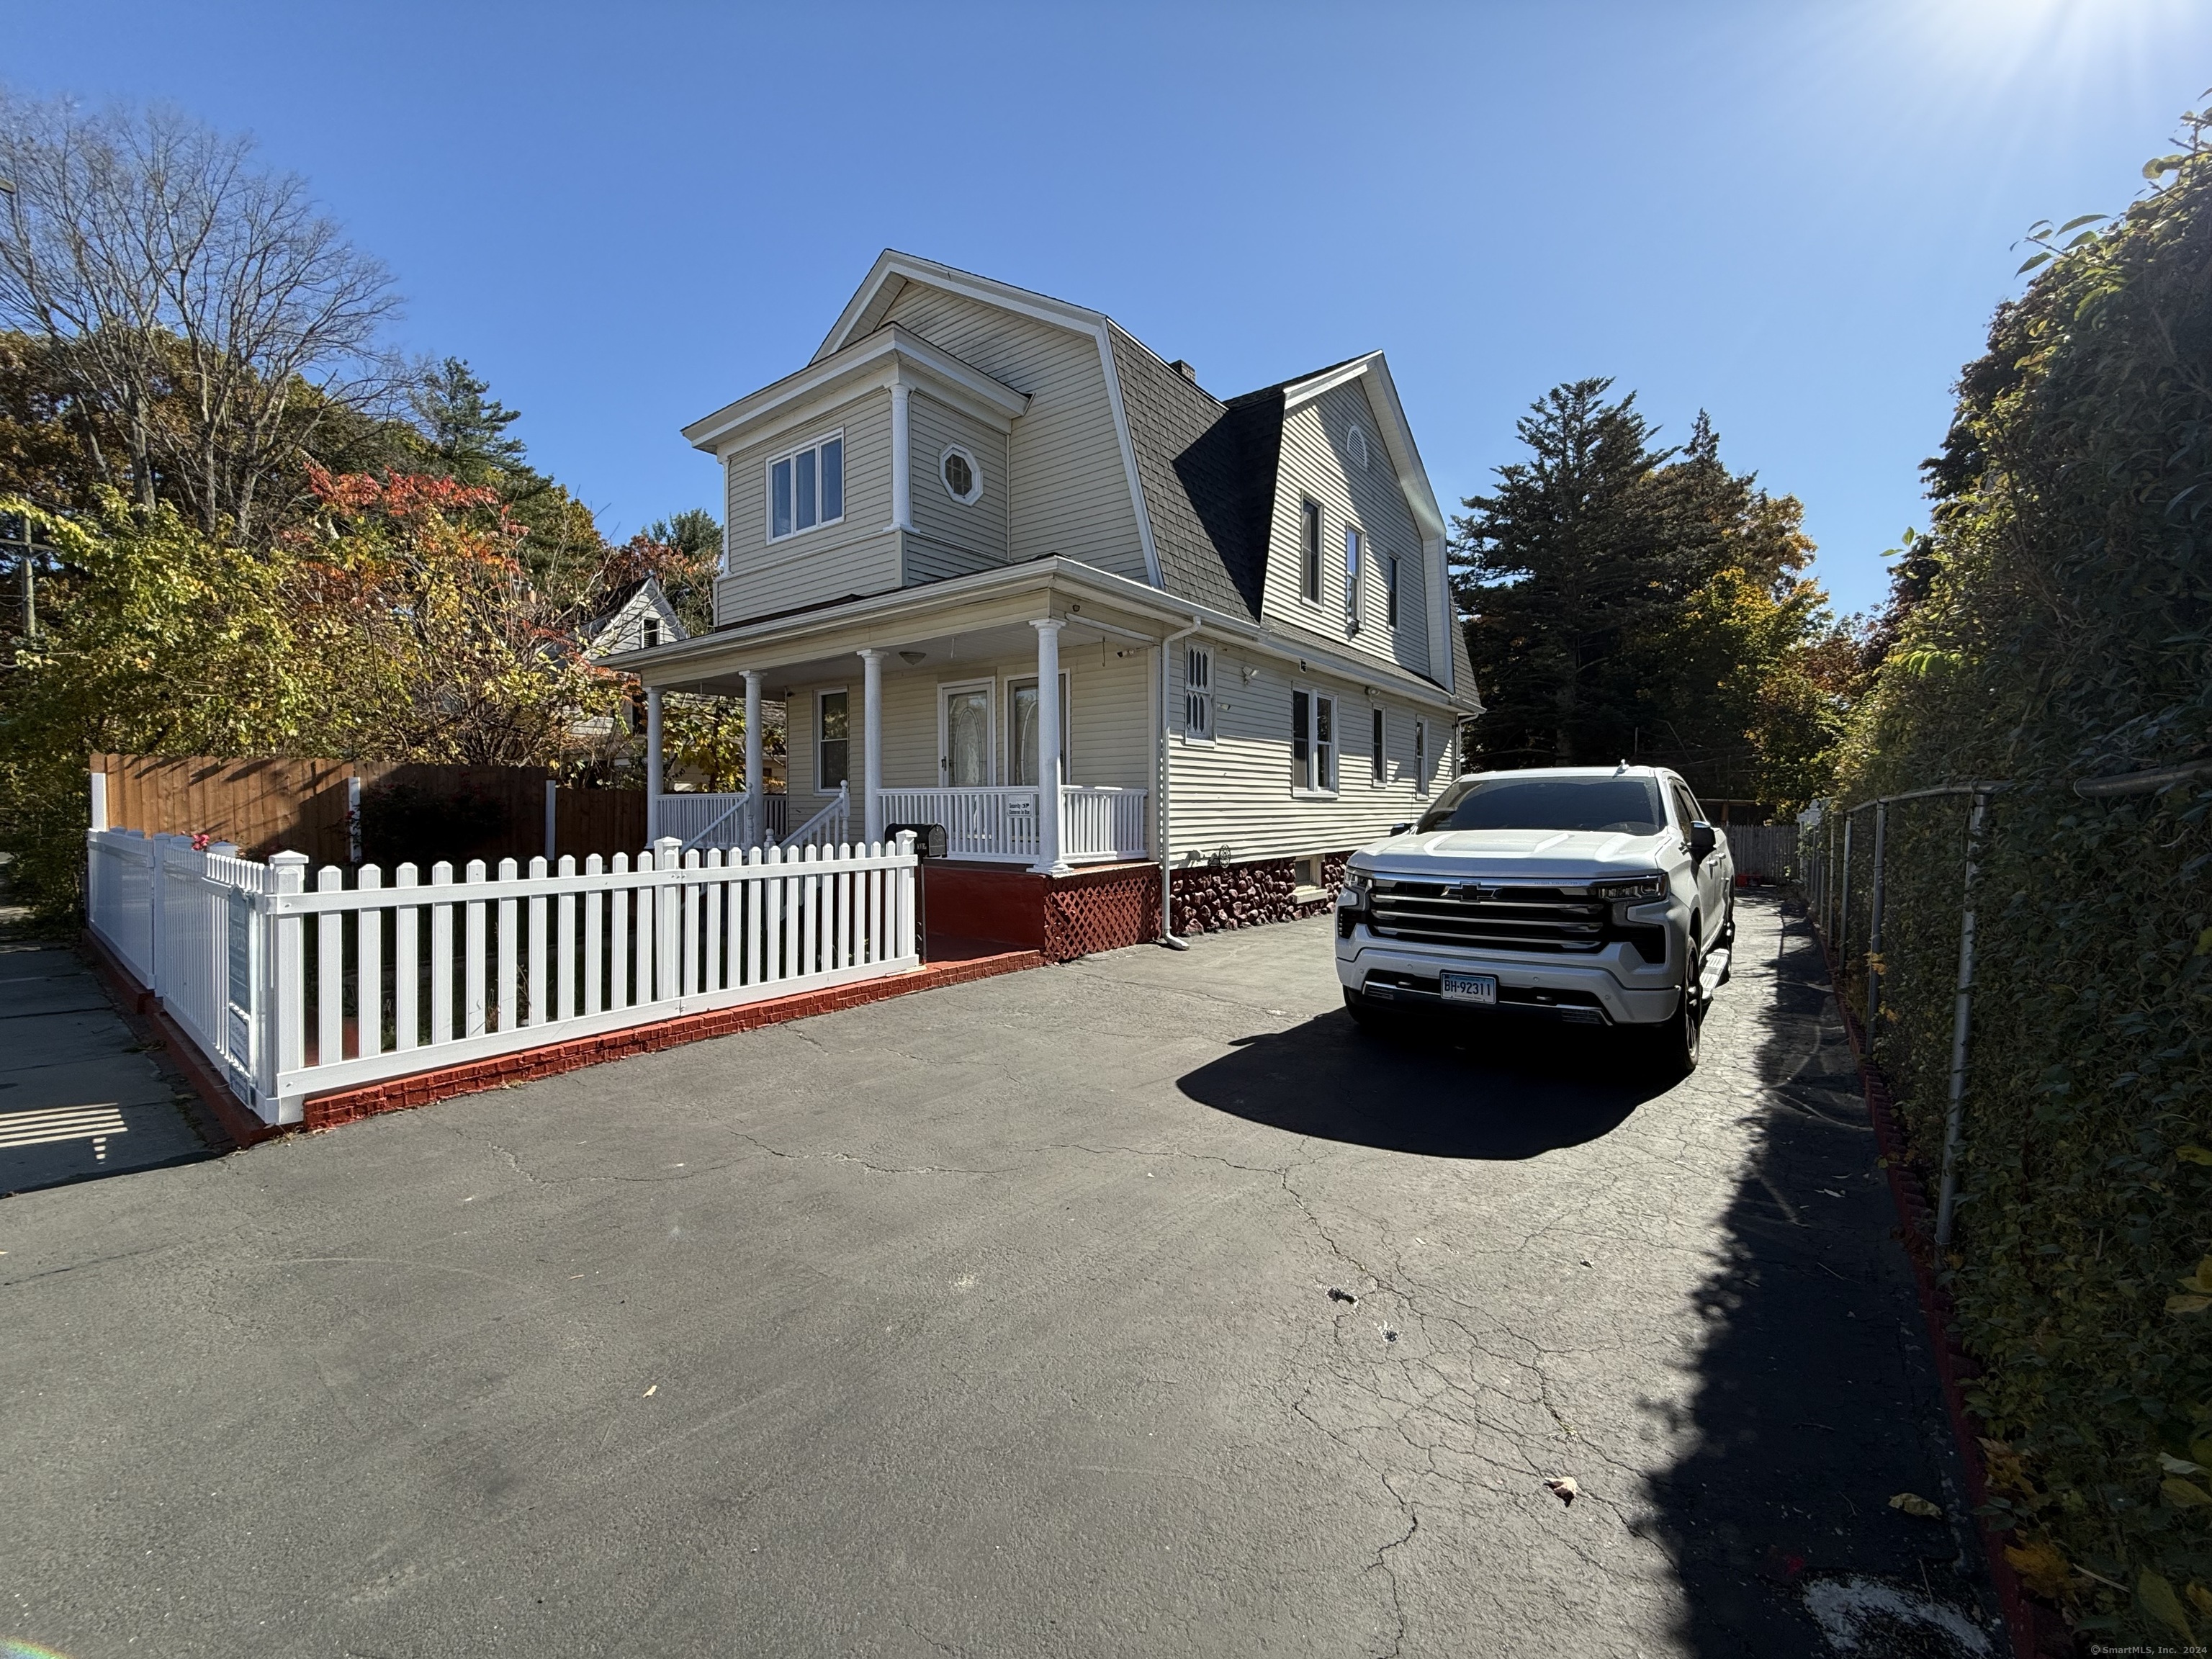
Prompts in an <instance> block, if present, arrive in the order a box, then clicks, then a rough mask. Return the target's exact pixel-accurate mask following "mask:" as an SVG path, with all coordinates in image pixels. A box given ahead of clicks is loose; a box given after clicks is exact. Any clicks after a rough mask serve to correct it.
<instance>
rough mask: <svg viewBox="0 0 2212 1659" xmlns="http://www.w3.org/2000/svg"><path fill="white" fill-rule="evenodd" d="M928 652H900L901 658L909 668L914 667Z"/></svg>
mask: <svg viewBox="0 0 2212 1659" xmlns="http://www.w3.org/2000/svg"><path fill="white" fill-rule="evenodd" d="M928 654H929V653H927V651H902V652H900V653H899V660H900V661H901V662H902V663H904V664H905V665H907V666H908V668H912V667H913V666H914V665H915V664H917V663H919V662H920V661H921V659H923V658H924V657H926V656H927V655H928Z"/></svg>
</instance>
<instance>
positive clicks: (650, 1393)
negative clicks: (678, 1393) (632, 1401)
mask: <svg viewBox="0 0 2212 1659" xmlns="http://www.w3.org/2000/svg"><path fill="white" fill-rule="evenodd" d="M659 1392H660V1384H659V1383H654V1384H653V1386H652V1387H651V1388H649V1389H647V1390H646V1391H645V1392H644V1393H643V1394H641V1395H638V1398H639V1399H640V1400H650V1399H652V1398H653V1395H657V1394H659Z"/></svg>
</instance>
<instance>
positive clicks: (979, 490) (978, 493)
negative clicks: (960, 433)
mask: <svg viewBox="0 0 2212 1659" xmlns="http://www.w3.org/2000/svg"><path fill="white" fill-rule="evenodd" d="M955 455H957V456H958V457H959V458H960V459H962V460H963V461H965V462H967V463H968V477H969V480H970V483H969V490H968V493H967V494H966V495H958V494H956V493H955V492H954V490H953V488H952V481H951V479H950V478H948V477H945V462H947V461H949V460H951V459H952V458H953V457H954V456H955ZM937 482H938V483H939V486H940V487H941V488H942V489H944V491H945V494H946V495H951V497H952V499H953V500H954V501H957V502H959V503H960V505H961V506H963V507H973V506H975V503H976V502H978V501H981V500H982V499H983V464H982V463H981V461H979V460H977V459H975V451H974V450H972V449H970V448H969V447H968V446H967V445H966V444H947V445H945V447H944V448H943V449H942V450H940V451H939V453H938V456H937Z"/></svg>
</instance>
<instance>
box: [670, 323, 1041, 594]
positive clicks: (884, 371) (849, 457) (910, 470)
mask: <svg viewBox="0 0 2212 1659" xmlns="http://www.w3.org/2000/svg"><path fill="white" fill-rule="evenodd" d="M1029 403H1030V400H1029V398H1028V397H1027V396H1025V395H1024V393H1022V392H1018V391H1016V390H1014V389H1013V388H1012V387H1011V386H1006V384H1004V383H1003V382H1001V381H1000V380H996V379H994V378H993V377H992V376H991V375H988V374H984V373H983V372H982V371H981V370H980V369H978V368H975V367H973V366H972V365H971V364H969V363H966V362H962V361H961V360H960V359H959V358H957V357H956V356H953V355H952V354H951V353H950V352H947V351H945V350H944V349H942V348H940V347H939V346H936V345H933V344H932V343H930V342H928V341H927V340H925V339H922V338H921V337H918V336H916V335H915V334H913V333H911V332H910V331H908V330H906V329H904V328H902V327H900V326H898V325H896V324H887V325H884V326H882V327H880V328H878V329H877V330H875V331H873V332H872V333H871V334H869V335H867V336H866V337H864V338H862V339H860V340H857V341H855V342H854V343H852V344H850V345H848V346H846V347H844V348H842V349H840V350H837V351H835V352H832V353H829V354H828V355H827V356H823V357H820V358H817V360H816V361H815V362H812V363H810V364H808V365H807V367H806V368H803V369H801V370H799V373H797V374H791V375H787V376H786V377H785V378H784V379H783V380H779V381H777V382H776V383H775V385H773V386H766V387H763V389H762V390H761V391H759V392H754V393H753V394H752V395H751V396H750V397H747V398H739V399H738V401H737V402H736V403H733V404H729V405H727V406H726V408H723V409H720V410H716V411H715V412H714V414H712V415H709V416H707V417H706V418H705V419H704V420H702V421H698V422H694V423H693V424H691V425H690V426H688V427H686V428H684V436H685V437H687V438H689V439H690V441H692V442H693V443H694V444H695V445H696V446H697V447H700V448H702V449H706V450H709V451H711V452H712V453H714V455H715V456H716V457H717V458H718V459H720V461H721V463H722V469H723V478H724V485H725V489H726V496H725V501H726V510H727V514H728V517H727V524H728V526H729V529H728V532H727V533H728V540H727V555H726V563H725V568H724V573H723V575H722V577H721V579H720V581H719V582H718V583H717V584H716V587H715V607H714V608H715V616H716V619H717V621H718V622H720V623H725V624H727V623H733V622H739V621H743V620H745V619H747V618H749V617H760V616H767V615H770V614H776V613H781V612H782V611H790V610H794V609H799V608H804V607H806V606H810V605H822V604H825V603H832V602H835V601H836V600H838V599H852V598H857V597H860V596H862V595H865V594H870V593H880V592H886V591H888V590H890V589H892V588H896V587H902V586H913V585H915V584H916V583H919V582H926V581H934V580H942V579H943V578H945V577H947V576H954V575H963V574H968V573H969V572H971V571H976V570H983V569H987V568H991V567H993V566H996V565H1003V564H1005V563H1006V562H1007V560H1008V558H1009V556H1010V547H1009V542H1008V495H1009V491H1008V483H1009V456H1010V448H1009V447H1010V442H1011V439H1012V432H1013V429H1014V422H1016V421H1017V420H1018V419H1019V418H1020V416H1022V415H1023V414H1024V412H1025V411H1026V410H1028V408H1029Z"/></svg>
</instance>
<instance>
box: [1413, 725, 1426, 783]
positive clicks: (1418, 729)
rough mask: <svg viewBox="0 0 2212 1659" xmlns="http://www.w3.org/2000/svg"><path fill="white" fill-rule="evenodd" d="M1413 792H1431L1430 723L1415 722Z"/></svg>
mask: <svg viewBox="0 0 2212 1659" xmlns="http://www.w3.org/2000/svg"><path fill="white" fill-rule="evenodd" d="M1413 793H1415V794H1417V795H1425V794H1427V793H1429V723H1428V722H1427V721H1426V720H1415V721H1414V722H1413Z"/></svg>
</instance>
